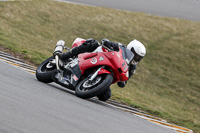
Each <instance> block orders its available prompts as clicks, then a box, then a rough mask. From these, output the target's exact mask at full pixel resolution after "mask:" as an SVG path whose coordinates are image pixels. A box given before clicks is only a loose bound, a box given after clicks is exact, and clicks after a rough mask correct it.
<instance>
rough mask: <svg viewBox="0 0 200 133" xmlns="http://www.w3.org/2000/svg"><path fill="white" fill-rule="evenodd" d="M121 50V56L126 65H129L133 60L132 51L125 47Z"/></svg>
mask: <svg viewBox="0 0 200 133" xmlns="http://www.w3.org/2000/svg"><path fill="white" fill-rule="evenodd" d="M122 50H123V58H124V60H125V61H126V63H127V64H128V65H130V64H131V62H132V61H133V58H134V54H133V52H131V51H130V50H128V49H127V48H123V49H122Z"/></svg>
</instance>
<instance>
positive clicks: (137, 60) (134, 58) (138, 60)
mask: <svg viewBox="0 0 200 133" xmlns="http://www.w3.org/2000/svg"><path fill="white" fill-rule="evenodd" d="M131 51H132V52H133V54H134V57H133V60H134V61H135V62H137V63H138V62H140V61H141V60H142V58H143V56H140V55H138V54H137V53H136V52H135V50H134V48H132V49H131Z"/></svg>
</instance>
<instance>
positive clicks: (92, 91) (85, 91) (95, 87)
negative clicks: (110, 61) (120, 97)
mask: <svg viewBox="0 0 200 133" xmlns="http://www.w3.org/2000/svg"><path fill="white" fill-rule="evenodd" d="M112 81H113V76H112V75H110V74H102V75H98V76H97V77H96V78H95V79H94V80H93V81H92V82H89V80H88V77H87V78H85V79H83V80H82V81H80V82H79V84H78V85H77V87H76V89H75V92H76V95H77V96H78V97H81V98H83V99H87V98H91V97H94V96H98V95H100V94H102V93H103V92H104V91H105V90H106V89H108V87H109V86H110V85H111V83H112Z"/></svg>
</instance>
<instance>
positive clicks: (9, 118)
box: [0, 61, 173, 133]
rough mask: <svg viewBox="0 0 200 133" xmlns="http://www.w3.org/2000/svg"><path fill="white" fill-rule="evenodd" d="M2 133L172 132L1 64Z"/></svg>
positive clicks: (0, 114) (0, 129)
mask: <svg viewBox="0 0 200 133" xmlns="http://www.w3.org/2000/svg"><path fill="white" fill-rule="evenodd" d="M0 79H1V82H0V90H1V91H0V133H66V132H68V133H80V132H81V133H102V132H104V133H133V132H135V133H161V132H162V133H170V132H173V131H172V130H169V129H167V128H165V127H162V126H159V125H157V124H154V123H151V122H148V121H146V120H144V119H141V118H139V117H136V116H134V115H131V114H129V113H126V112H123V111H120V110H118V109H115V108H112V107H110V106H108V105H106V104H104V103H102V102H99V101H97V100H92V99H89V100H83V99H80V98H78V97H76V96H75V94H74V93H73V92H71V91H66V90H64V89H63V87H61V86H58V85H56V84H44V83H41V82H39V81H37V80H36V78H35V76H34V75H33V74H30V73H27V72H25V71H23V70H21V69H18V68H15V67H13V66H10V65H8V64H6V63H3V62H1V61H0Z"/></svg>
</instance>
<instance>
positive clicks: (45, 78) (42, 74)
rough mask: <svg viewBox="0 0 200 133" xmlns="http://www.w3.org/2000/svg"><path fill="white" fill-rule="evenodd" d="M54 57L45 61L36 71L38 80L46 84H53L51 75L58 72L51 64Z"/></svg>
mask: <svg viewBox="0 0 200 133" xmlns="http://www.w3.org/2000/svg"><path fill="white" fill-rule="evenodd" d="M52 59H53V56H52V57H50V58H48V59H46V60H45V61H43V62H42V63H41V64H40V65H39V66H38V68H37V69H36V78H37V79H38V80H39V81H41V82H44V83H51V82H53V79H52V78H51V75H52V74H53V73H55V72H56V66H55V65H52V64H51V63H49V61H51V60H52Z"/></svg>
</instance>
